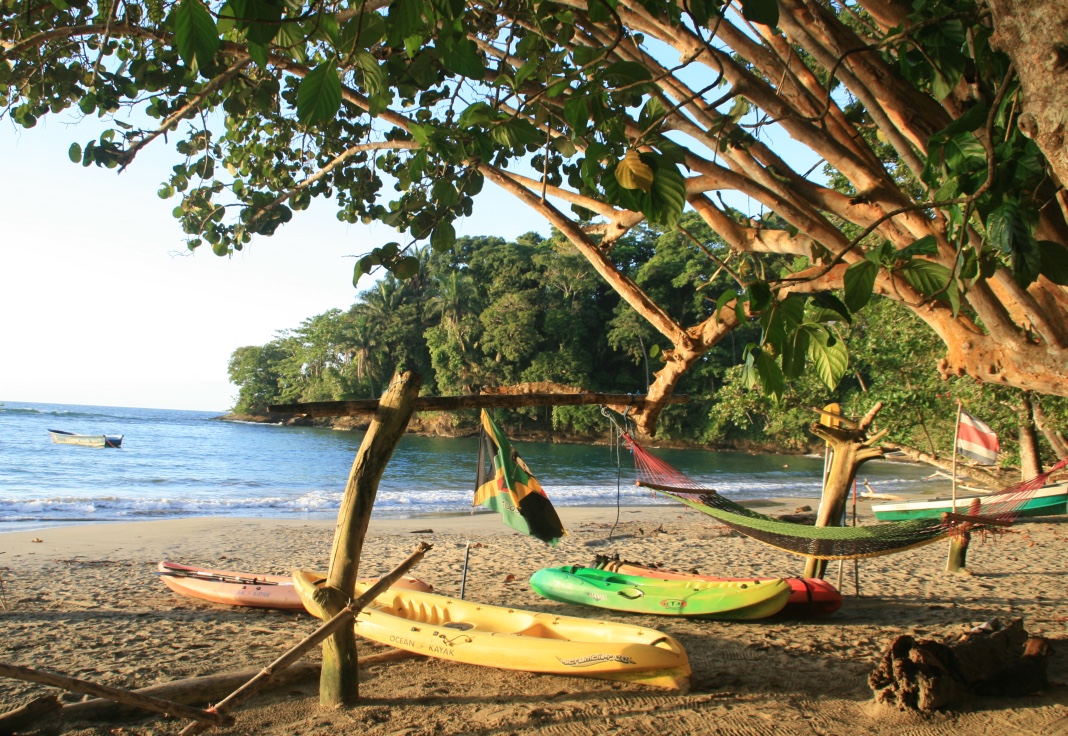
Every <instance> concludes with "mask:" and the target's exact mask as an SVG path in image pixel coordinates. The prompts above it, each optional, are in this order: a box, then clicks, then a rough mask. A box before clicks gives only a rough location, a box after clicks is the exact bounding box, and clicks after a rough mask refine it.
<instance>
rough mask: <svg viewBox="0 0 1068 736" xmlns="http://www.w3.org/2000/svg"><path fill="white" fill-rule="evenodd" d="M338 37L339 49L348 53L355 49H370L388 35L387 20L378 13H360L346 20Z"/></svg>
mask: <svg viewBox="0 0 1068 736" xmlns="http://www.w3.org/2000/svg"><path fill="white" fill-rule="evenodd" d="M339 35H340V38H339V39H338V44H339V47H340V48H339V49H338V50H339V51H341V52H342V53H345V54H348V53H351V52H352V51H353V50H354V49H369V48H371V47H372V46H374V45H375V44H376V43H378V42H379V41H382V40H383V39H385V37H386V21H385V19H384V18H383V17H382V16H381V15H379V14H378V13H360V14H358V15H356V16H355V17H354V18H351V19H349V20H347V21H345V24H344V25H342V26H341V32H340V34H339Z"/></svg>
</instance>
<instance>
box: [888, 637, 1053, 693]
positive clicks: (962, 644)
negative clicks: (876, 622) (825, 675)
mask: <svg viewBox="0 0 1068 736" xmlns="http://www.w3.org/2000/svg"><path fill="white" fill-rule="evenodd" d="M1052 653H1053V649H1052V647H1051V646H1050V644H1049V641H1047V640H1046V639H1043V638H1042V637H1029V636H1028V634H1027V632H1026V631H1025V630H1024V627H1023V619H1015V620H1014V621H1012V622H1011V623H1009V624H1008V625H1003V624H1002V623H1001V622H1000V621H999V620H998V619H993V620H992V621H989V622H987V623H986V624H983V625H982V626H979V627H976V628H975V629H972V631H970V632H969V633H967V634H965V635H964V636H962V637H961V638H960V639H959V640H957V641H953V642H938V641H933V640H930V639H922V640H917V639H914V638H913V637H911V636H907V635H906V636H899V637H898V638H897V639H895V640H894V641H893V643H892V644H891V645H890V648H889V649H887V651H886V653H885V654H884V655H883V658H882V661H880V663H879V665H878V666H877V667H876V668H875V670H874V671H873V672H872V673H871V674H870V675H869V676H868V685H869V686H870V687H871V689H872V691H873V692H874V694H875V701H876V702H877V703H883V704H886V705H890V706H894V707H896V708H899V709H901V710H918V711H924V712H927V711H933V710H941V709H946V708H955V707H957V706H959V705H961V704H962V703H963V702H964V701H965V700H967V699H969V698H972V697H975V696H989V695H993V696H1000V697H1004V696H1018V695H1029V694H1031V693H1036V692H1040V691H1042V690H1045V689H1046V688H1048V687H1049V680H1048V679H1047V675H1046V658H1047V657H1048V656H1049V655H1050V654H1052Z"/></svg>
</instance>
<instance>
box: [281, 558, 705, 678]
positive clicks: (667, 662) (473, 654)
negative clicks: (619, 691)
mask: <svg viewBox="0 0 1068 736" xmlns="http://www.w3.org/2000/svg"><path fill="white" fill-rule="evenodd" d="M293 581H294V583H295V585H296V588H297V592H298V593H299V594H300V597H301V600H303V601H304V605H305V606H306V607H307V609H308V610H309V611H311V612H312V613H313V614H314V615H316V616H319V617H320V618H323V611H322V609H321V607H320V606H319V604H318V603H316V599H315V593H316V590H317V589H316V585H315V584H316V582H320V581H321V578H320V577H319V576H317V575H316V573H314V572H310V571H307V570H298V571H297V572H295V573H293ZM369 587H370V584H368V583H359V584H357V590H356V594H357V595H359V594H360V593H361V592H363V591H365V590H367V589H368V588H369ZM356 633H357V634H359V635H360V636H363V637H365V638H367V639H371V640H372V641H377V642H379V643H380V644H386V645H388V646H392V647H396V648H398V649H405V650H407V651H409V652H415V653H416V654H424V655H427V656H430V657H438V658H440V659H449V660H452V661H454V662H463V663H465V664H475V665H483V666H486V667H499V668H501V669H511V670H522V671H525V672H539V673H544V674H553V675H570V676H573V677H597V678H602V679H606V680H623V681H626V682H636V683H640V684H643V685H651V686H653V687H663V688H670V689H675V690H682V691H686V690H688V689H689V687H690V662H689V659H688V658H687V656H686V650H684V649H683V648H682V645H681V644H679V643H678V642H677V641H676V640H675V639H673V638H672V637H670V636H667V635H666V634H663V633H661V632H659V631H656V630H655V629H647V628H645V627H642V626H632V625H630V624H619V623H615V622H612V621H598V620H595V619H586V618H576V617H574V616H558V615H555V614H551V613H537V612H535V611H524V610H522V609H518V608H504V607H502V606H491V605H487V604H485V603H475V602H472V601H464V600H459V599H457V598H449V597H448V596H443V595H436V594H434V593H424V592H420V591H415V590H396V589H392V588H391V589H389V590H388V591H386V592H385V593H383V594H382V595H380V596H378V598H376V599H375V600H374V601H373V602H372V603H371V604H370V605H369V606H367V607H366V608H365V609H364V610H363V611H361V612H360V614H359V615H358V616H357V617H356Z"/></svg>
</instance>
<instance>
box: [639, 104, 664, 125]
mask: <svg viewBox="0 0 1068 736" xmlns="http://www.w3.org/2000/svg"><path fill="white" fill-rule="evenodd" d="M665 115H667V109H666V108H665V107H664V103H663V102H661V101H660V98H659V97H650V98H649V100H648V101H647V102H646V103H645V106H644V107H642V111H641V113H639V115H638V127H639V128H641V129H642V130H647V129H648V128H650V127H652V125H653V124H654V123H659V122H660V121H661V120H662V119H663V118H664V116H665Z"/></svg>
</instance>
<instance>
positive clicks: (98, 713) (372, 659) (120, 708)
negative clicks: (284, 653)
mask: <svg viewBox="0 0 1068 736" xmlns="http://www.w3.org/2000/svg"><path fill="white" fill-rule="evenodd" d="M422 656H423V655H421V654H416V653H415V652H408V651H405V650H403V649H390V650H388V651H385V652H380V653H378V654H371V655H368V656H366V657H360V667H361V669H362V668H364V667H370V666H372V665H376V664H382V663H385V662H393V661H396V660H398V659H408V658H419V657H422ZM320 664H321V663H320V662H312V661H309V660H302V661H300V662H297V663H295V664H293V665H291V666H290V667H288V668H287V669H285V670H284V671H282V672H279V673H278V674H277V675H276V676H275V677H274V678H273V679H272V680H271V682H270V685H269V687H271V688H279V687H288V686H292V685H298V684H304V683H311V682H318V681H319V670H320ZM259 672H260V668H257V669H253V670H239V671H237V672H224V673H222V674H218V675H204V676H202V677H191V678H188V679H185V680H175V681H174V682H164V683H160V684H159V685H150V686H148V687H144V688H139V689H137V690H134V692H136V693H139V694H141V695H152V696H155V697H157V698H165V699H167V700H173V701H174V702H176V703H185V704H186V705H203V704H207V703H215V702H218V701H220V700H222V699H223V698H225V697H226V696H227V695H229V694H230V693H232V692H233V691H234V690H236V689H237V688H239V687H241V686H242V685H244V684H245V683H246V682H248V681H249V680H251V679H252V678H253V677H255V676H256V675H257V674H259ZM25 707H28V706H23V708H25ZM19 710H22V708H20V709H19ZM15 712H16V711H11V714H14V713H15ZM143 713H147V711H145V710H144V709H142V708H138V707H136V706H132V705H125V704H123V703H116V702H114V701H111V700H104V699H102V698H95V699H93V700H83V701H82V702H80V703H69V704H65V705H62V706H61V709H60V712H59V713H57V714H56V715H58V716H59V717H60V718H62V719H64V720H69V721H97V720H103V719H115V718H123V717H128V716H134V715H139V714H143ZM7 715H9V714H5V715H3V716H0V736H4V730H3V728H2V724H3V719H4V718H6V717H7ZM20 728H21V726H20Z"/></svg>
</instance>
